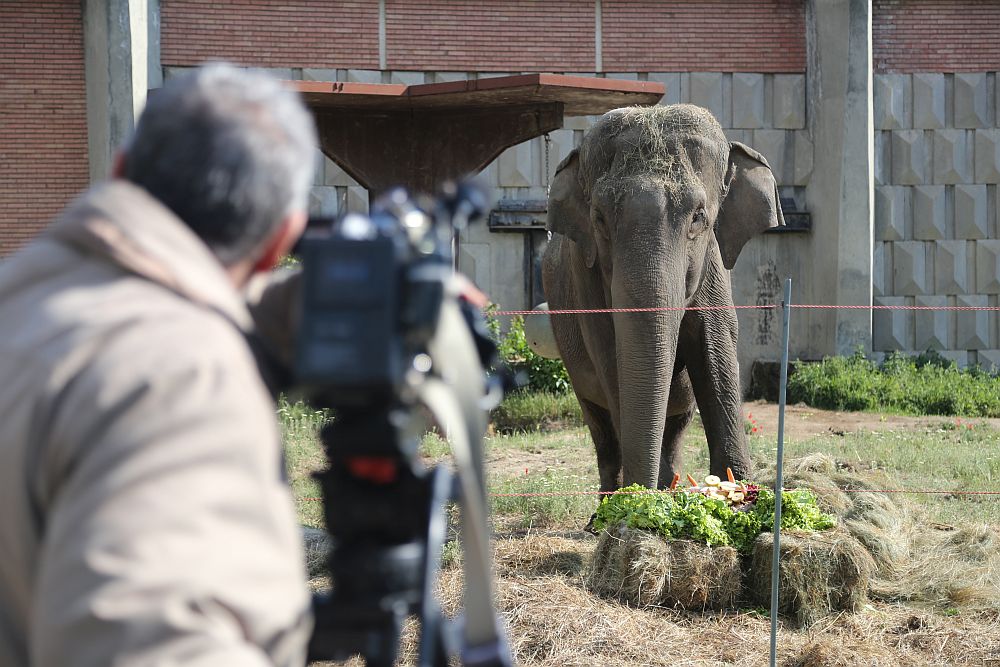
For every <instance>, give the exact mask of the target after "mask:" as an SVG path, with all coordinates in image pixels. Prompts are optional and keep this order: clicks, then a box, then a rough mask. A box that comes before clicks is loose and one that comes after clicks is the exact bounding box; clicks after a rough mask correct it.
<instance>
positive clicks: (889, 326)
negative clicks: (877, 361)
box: [872, 296, 913, 352]
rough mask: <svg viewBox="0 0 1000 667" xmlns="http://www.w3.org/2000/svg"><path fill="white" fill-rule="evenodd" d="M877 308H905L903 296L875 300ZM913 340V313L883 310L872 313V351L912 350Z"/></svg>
mask: <svg viewBox="0 0 1000 667" xmlns="http://www.w3.org/2000/svg"><path fill="white" fill-rule="evenodd" d="M874 303H875V305H876V306H905V305H907V304H906V299H905V298H904V297H901V296H890V297H880V298H876V299H875V300H874ZM911 340H913V311H910V310H882V309H876V310H874V311H872V349H873V350H876V351H880V352H889V351H891V350H906V349H910V347H911V346H910V341H911Z"/></svg>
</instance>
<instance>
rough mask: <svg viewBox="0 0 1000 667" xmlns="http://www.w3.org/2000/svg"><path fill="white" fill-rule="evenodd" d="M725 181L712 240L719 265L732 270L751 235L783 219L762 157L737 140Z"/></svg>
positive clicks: (779, 204) (730, 152)
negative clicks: (714, 242) (713, 239)
mask: <svg viewBox="0 0 1000 667" xmlns="http://www.w3.org/2000/svg"><path fill="white" fill-rule="evenodd" d="M725 178H726V183H725V191H726V195H725V199H723V200H722V208H721V209H720V210H719V218H718V221H717V223H716V225H715V237H716V239H717V240H718V242H719V250H720V252H721V253H722V263H723V264H725V265H726V268H727V269H731V268H733V265H735V264H736V259H737V258H738V257H739V256H740V251H741V250H742V249H743V246H744V245H746V243H747V241H749V240H750V238H751V237H752V236H754V235H756V234H759V233H760V232H763V231H764V230H767V229H770V228H771V227H778V226H784V224H785V218H784V216H783V215H782V214H781V199H780V198H779V197H778V184H777V182H775V180H774V174H773V173H771V167H770V165H768V164H767V160H766V159H765V158H764V156H763V155H761V154H760V153H758V152H757V151H755V150H753V149H752V148H750V147H749V146H746V145H744V144H741V143H740V142H738V141H733V142H731V143H730V144H729V170H728V172H727V173H726V177H725Z"/></svg>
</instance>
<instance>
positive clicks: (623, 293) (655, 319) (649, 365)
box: [613, 279, 685, 488]
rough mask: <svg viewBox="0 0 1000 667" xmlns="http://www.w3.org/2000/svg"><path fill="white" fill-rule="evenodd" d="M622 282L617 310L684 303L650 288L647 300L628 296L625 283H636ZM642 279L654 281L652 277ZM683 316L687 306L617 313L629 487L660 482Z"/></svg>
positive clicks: (624, 468) (624, 470)
mask: <svg viewBox="0 0 1000 667" xmlns="http://www.w3.org/2000/svg"><path fill="white" fill-rule="evenodd" d="M623 282H624V283H625V284H624V285H622V289H615V290H614V291H615V292H618V294H616V295H614V296H613V299H614V302H615V307H616V308H631V307H657V308H664V307H665V308H682V307H683V306H684V305H685V304H684V298H683V294H677V295H674V296H673V297H671V295H663V294H657V293H656V290H650V289H649V288H648V287H647V288H646V289H645V290H643V291H642V294H643V296H644V297H645V300H643V299H642V298H630V297H629V292H631V290H628V289H625V287H626V286H627V284H628V283H632V284H636V283H634V282H633V281H631V280H627V279H626V280H625V281H623ZM644 282H645V284H646V285H649V284H650V282H649V281H648V279H646V280H645V281H644ZM639 284H642V282H639ZM654 284H655V281H654ZM615 297H618V298H615ZM683 315H684V311H683V310H665V311H657V312H648V313H615V315H614V318H615V345H616V353H617V357H618V382H619V392H620V393H619V396H620V405H619V410H620V419H619V422H618V424H619V432H620V442H621V448H622V477H623V484H624V485H625V486H628V485H629V484H634V483H639V484H642V485H644V486H647V487H649V488H656V486H657V481H658V477H659V469H660V451H661V448H662V444H663V430H664V426H665V420H666V415H667V399H668V397H669V394H670V383H671V379H672V376H673V369H674V361H675V359H676V356H677V333H678V330H679V328H680V322H681V318H682V317H683Z"/></svg>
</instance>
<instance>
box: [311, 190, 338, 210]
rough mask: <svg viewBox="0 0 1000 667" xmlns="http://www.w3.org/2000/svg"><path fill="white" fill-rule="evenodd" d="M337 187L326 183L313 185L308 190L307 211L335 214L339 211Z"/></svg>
mask: <svg viewBox="0 0 1000 667" xmlns="http://www.w3.org/2000/svg"><path fill="white" fill-rule="evenodd" d="M339 199H340V197H339V195H338V193H337V188H335V187H333V186H328V185H320V186H316V187H313V188H312V189H311V190H310V191H309V213H310V214H312V215H324V216H335V215H337V214H338V213H339V212H340V206H339Z"/></svg>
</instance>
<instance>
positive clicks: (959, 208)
mask: <svg viewBox="0 0 1000 667" xmlns="http://www.w3.org/2000/svg"><path fill="white" fill-rule="evenodd" d="M987 223H988V219H987V203H986V186H985V185H956V186H955V238H959V239H984V238H986V237H987V236H988V234H989V232H988V229H987Z"/></svg>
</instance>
